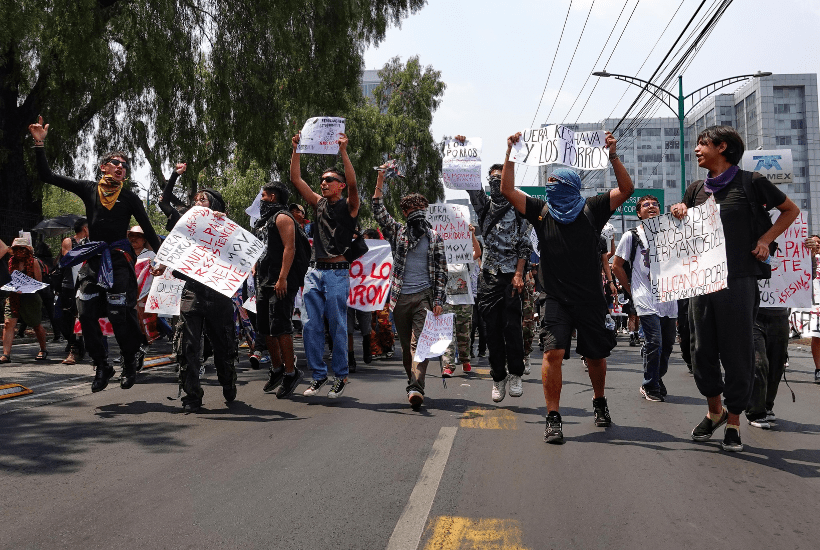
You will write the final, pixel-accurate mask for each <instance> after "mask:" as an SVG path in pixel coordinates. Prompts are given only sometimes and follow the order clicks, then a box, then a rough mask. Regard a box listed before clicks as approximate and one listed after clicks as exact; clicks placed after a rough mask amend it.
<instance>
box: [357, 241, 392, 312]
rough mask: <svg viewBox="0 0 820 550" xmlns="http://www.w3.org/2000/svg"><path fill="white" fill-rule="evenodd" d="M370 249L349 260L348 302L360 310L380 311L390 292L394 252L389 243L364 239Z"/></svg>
mask: <svg viewBox="0 0 820 550" xmlns="http://www.w3.org/2000/svg"><path fill="white" fill-rule="evenodd" d="M365 242H367V248H368V250H367V252H366V253H365V254H364V256H362V257H361V258H359V259H358V260H355V261H354V262H352V263H351V264H350V293H349V294H348V296H347V305H348V306H349V307H352V308H353V309H358V310H360V311H379V310H381V309H383V308H384V304H385V302H387V295H388V294H389V293H390V274H391V273H393V253H392V252H391V250H390V243H388V242H387V241H381V240H378V239H365Z"/></svg>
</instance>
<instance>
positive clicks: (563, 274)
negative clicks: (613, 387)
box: [501, 132, 635, 443]
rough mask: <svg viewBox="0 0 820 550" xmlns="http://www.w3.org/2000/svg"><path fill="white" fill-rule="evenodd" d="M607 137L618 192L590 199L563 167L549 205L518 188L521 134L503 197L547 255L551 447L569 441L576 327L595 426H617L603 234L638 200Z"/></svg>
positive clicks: (543, 276) (543, 266) (542, 277)
mask: <svg viewBox="0 0 820 550" xmlns="http://www.w3.org/2000/svg"><path fill="white" fill-rule="evenodd" d="M606 136H607V137H606V146H607V147H608V148H609V159H610V162H611V163H612V168H613V170H614V172H615V179H616V181H617V182H618V188H617V189H613V190H611V191H610V192H609V193H604V194H602V195H597V196H595V197H590V198H588V199H584V198H583V197H582V196H581V178H580V176H578V174H577V173H576V172H574V171H573V170H569V169H567V168H558V169H556V170H553V172H552V174H550V176H549V178H548V179H547V185H546V189H545V191H546V199H547V200H546V201H543V200H541V199H538V198H535V197H530V196H528V195H526V194H525V193H523V192H522V191H520V190H518V189H516V188H515V165H514V164H513V163H512V162H511V161H510V160H509V159H510V152H511V150H512V146H513V144H515V143H517V142H518V140H519V139H521V134H520V133H517V134H515V135H512V136H510V137H509V138H508V139H507V159H506V161H505V162H504V172H503V174H502V176H501V191H502V192H503V193H504V196H505V197H507V199H509V201H510V202H511V203H512V204H513V205H514V206H515V208H516V210H518V211H519V212H521V213H522V214H524V216H525V217H526V218H527V219H528V220H529V221H530V222H531V223H532V224H533V226H534V227H535V233H536V235H537V236H538V246H539V248H540V254H539V256H540V257H541V262H540V264H539V266H540V268H539V271H538V278H539V283H540V284H541V288H542V289H543V290H544V292H545V293H546V295H547V297H546V302H545V303H544V316H543V318H542V321H541V323H542V327H543V328H542V330H543V332H544V334H545V338H544V349H545V352H544V360H543V363H542V367H541V379H542V382H543V384H544V397H545V399H546V402H547V413H548V414H547V426H546V429H545V430H544V440H545V441H546V442H547V443H563V442H564V433H563V426H562V420H561V415H560V413H559V412H558V411H559V401H560V399H561V386H562V376H561V365H562V363H563V360H564V357H565V354H567V353H568V351H569V347H570V342H571V338H572V331H573V329H576V330H577V332H578V348H577V352H578V354H579V355H582V356H584V357H585V358H586V362H587V367H588V369H589V379H590V381H591V382H592V391H593V398H592V408H593V414H594V416H595V425H596V426H599V427H607V426H609V425H610V424H611V423H612V420H611V418H610V416H609V407H608V406H607V401H606V397H604V386H605V384H606V358H607V357H608V356H609V354H610V352H611V351H612V348H614V347H615V335H614V333H613V332H612V331H610V330H608V329H607V327H606V315H607V313H608V309H607V303H606V297H605V296H604V289H603V286H602V285H601V256H602V255H601V251H600V236H601V230H602V229H603V228H604V225H605V224H606V223H607V221H608V220H609V218H610V216H612V213H613V212H614V211H615V209H616V208H618V207H619V206H621V205H622V204H623V203H624V202H625V201H626V200H627V199H628V198H629V197H630V196H631V195H632V193H633V191H634V190H635V187H634V185H633V184H632V179H631V178H630V177H629V173H627V171H626V168H624V165H623V164H621V161H620V159H619V158H618V156H617V155H616V153H615V145H616V140H615V138H614V137H613V136H612V134H611V133H609V132H607V133H606Z"/></svg>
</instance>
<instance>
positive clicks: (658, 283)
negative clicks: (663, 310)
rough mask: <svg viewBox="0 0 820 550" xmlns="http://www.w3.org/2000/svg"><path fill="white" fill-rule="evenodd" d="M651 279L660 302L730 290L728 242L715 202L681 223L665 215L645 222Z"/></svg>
mask: <svg viewBox="0 0 820 550" xmlns="http://www.w3.org/2000/svg"><path fill="white" fill-rule="evenodd" d="M641 223H642V224H643V228H644V231H645V232H646V238H647V241H648V242H647V244H648V251H649V279H650V284H651V286H652V293H653V294H654V295H655V298H657V299H658V301H659V302H671V301H673V300H680V299H682V298H691V297H692V296H700V295H702V294H710V293H712V292H717V291H718V290H722V289H724V288H726V287H727V279H728V269H727V267H726V238H725V237H724V235H723V222H721V220H720V205H718V204H717V203H716V202H715V198H714V197H713V196H712V197H709V199H708V200H707V201H706V202H705V203H703V204H702V205H700V206H696V207H694V208H690V209H689V211H688V212H687V215H686V217H685V218H684V219H683V220H679V219H677V218H675V217H674V216H672V214H664V215H662V216H657V217H654V218H650V219H648V220H643V221H642V222H641Z"/></svg>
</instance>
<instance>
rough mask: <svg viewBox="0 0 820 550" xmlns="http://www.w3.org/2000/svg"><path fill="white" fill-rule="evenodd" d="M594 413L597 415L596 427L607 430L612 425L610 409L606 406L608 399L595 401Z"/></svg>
mask: <svg viewBox="0 0 820 550" xmlns="http://www.w3.org/2000/svg"><path fill="white" fill-rule="evenodd" d="M592 411H593V413H594V414H595V425H596V426H598V427H599V428H606V427H608V426H610V425H611V424H612V418H610V417H609V407H607V405H606V397H598V398H597V399H593V400H592Z"/></svg>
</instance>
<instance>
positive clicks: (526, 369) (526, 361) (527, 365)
mask: <svg viewBox="0 0 820 550" xmlns="http://www.w3.org/2000/svg"><path fill="white" fill-rule="evenodd" d="M530 372H531V371H530V358H529V357H524V374H529V373H530Z"/></svg>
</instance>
